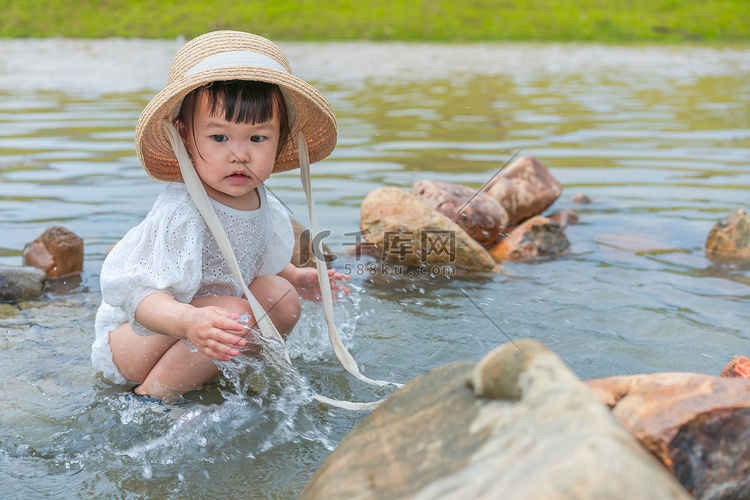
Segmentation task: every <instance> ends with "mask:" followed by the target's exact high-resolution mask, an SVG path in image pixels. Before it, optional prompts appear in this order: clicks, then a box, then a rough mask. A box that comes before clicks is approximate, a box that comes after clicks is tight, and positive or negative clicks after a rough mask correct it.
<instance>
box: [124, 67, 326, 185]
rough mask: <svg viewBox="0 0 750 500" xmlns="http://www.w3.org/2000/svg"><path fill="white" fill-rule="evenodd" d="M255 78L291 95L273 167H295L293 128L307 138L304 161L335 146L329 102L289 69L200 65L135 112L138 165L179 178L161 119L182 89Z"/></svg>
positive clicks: (160, 177) (165, 178)
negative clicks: (285, 134)
mask: <svg viewBox="0 0 750 500" xmlns="http://www.w3.org/2000/svg"><path fill="white" fill-rule="evenodd" d="M231 80H245V81H261V82H266V83H273V84H276V85H278V86H279V87H281V88H282V89H284V90H285V91H286V92H287V93H288V94H289V96H290V97H291V98H292V100H293V101H294V105H295V107H296V120H295V122H294V123H293V124H292V127H291V134H290V138H289V140H288V141H287V143H286V144H284V145H283V147H282V148H281V151H280V152H279V154H278V156H277V157H276V162H275V164H274V168H273V172H274V173H276V172H285V171H288V170H292V169H295V168H298V167H299V163H298V161H299V159H298V156H297V145H296V144H295V143H294V141H295V138H296V136H297V132H302V133H303V134H304V137H305V142H306V143H307V149H308V151H309V155H310V163H314V162H316V161H320V160H322V159H323V158H325V157H327V156H328V155H329V154H331V151H333V149H334V147H335V146H336V117H335V115H334V112H333V107H332V106H331V104H330V103H329V102H328V100H327V99H326V98H325V96H323V94H321V93H320V92H319V91H318V90H317V89H315V87H313V86H312V85H310V84H309V83H307V82H305V81H304V80H301V79H299V78H297V77H295V76H294V75H291V74H289V73H285V72H282V71H278V70H274V69H269V68H263V67H255V66H236V67H224V68H215V69H209V70H205V71H200V72H197V73H194V74H191V75H188V76H185V77H183V78H180V79H178V80H177V81H175V82H173V83H171V84H169V85H168V86H167V87H166V88H165V89H164V90H162V91H161V92H159V93H158V94H157V95H156V97H154V98H153V99H152V100H151V102H149V103H148V105H147V106H146V108H145V109H144V110H143V113H141V116H140V118H139V119H138V123H137V125H136V129H135V145H136V151H137V153H138V158H139V159H140V161H141V164H142V165H143V168H144V169H145V170H146V172H147V173H148V174H149V176H151V177H152V178H154V179H156V180H159V181H166V182H173V181H181V180H182V174H181V173H180V166H179V164H178V162H177V157H176V156H175V153H174V151H173V150H172V146H171V145H170V143H169V139H168V135H167V131H166V130H165V129H164V126H163V120H169V121H171V120H172V119H173V117H174V112H175V109H176V108H177V106H178V105H180V103H181V102H182V100H183V99H184V98H185V96H186V95H187V94H189V93H190V92H191V91H193V90H195V89H196V88H198V87H201V86H203V85H206V84H208V83H211V82H215V81H231Z"/></svg>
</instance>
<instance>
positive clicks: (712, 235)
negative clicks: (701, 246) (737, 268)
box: [706, 209, 750, 261]
mask: <svg viewBox="0 0 750 500" xmlns="http://www.w3.org/2000/svg"><path fill="white" fill-rule="evenodd" d="M706 257H708V258H709V259H712V260H730V261H731V260H743V261H745V260H750V215H749V214H748V213H747V212H745V211H744V210H742V209H738V210H735V211H734V212H732V213H731V214H729V215H728V216H727V217H725V218H724V219H722V220H720V221H719V222H717V223H716V224H715V225H714V227H712V228H711V231H710V232H709V233H708V238H706Z"/></svg>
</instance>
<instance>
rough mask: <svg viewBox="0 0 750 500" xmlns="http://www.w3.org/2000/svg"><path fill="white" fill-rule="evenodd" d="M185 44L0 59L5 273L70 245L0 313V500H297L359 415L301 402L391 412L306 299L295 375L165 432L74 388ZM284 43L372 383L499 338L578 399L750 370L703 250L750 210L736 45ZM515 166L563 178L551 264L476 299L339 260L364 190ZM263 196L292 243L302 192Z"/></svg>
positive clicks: (221, 385)
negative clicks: (515, 343) (587, 393)
mask: <svg viewBox="0 0 750 500" xmlns="http://www.w3.org/2000/svg"><path fill="white" fill-rule="evenodd" d="M179 45H180V41H167V42H164V41H161V42H155V41H138V40H135V41H125V40H107V41H101V40H99V41H71V40H0V265H11V266H15V265H20V264H21V251H22V249H23V246H24V244H25V243H27V242H30V241H32V240H34V239H35V238H36V237H37V236H39V235H40V234H41V233H42V231H44V229H46V228H47V227H50V226H54V225H63V226H65V227H67V228H69V229H70V230H72V231H73V232H75V233H76V234H78V235H79V236H81V237H82V238H83V240H84V244H85V265H84V273H83V276H82V280H81V283H80V284H79V285H78V286H77V287H75V288H74V289H73V290H72V291H58V292H50V293H48V294H47V296H46V297H45V298H43V299H42V300H37V301H26V302H21V303H19V304H0V374H1V376H2V380H3V384H2V385H3V390H2V391H1V392H0V488H2V490H3V492H4V494H3V496H8V498H41V497H60V498H78V497H81V498H90V497H114V498H146V497H152V498H182V497H191V498H217V497H220V496H229V497H231V498H234V497H239V496H246V497H249V498H293V497H295V496H296V494H297V493H298V492H299V490H300V489H301V488H302V486H303V485H304V483H305V482H306V481H307V480H308V479H309V477H310V476H311V475H312V474H313V473H314V471H315V470H316V468H317V467H318V466H319V465H320V464H321V463H322V461H323V460H324V459H325V458H326V456H327V455H328V454H329V453H330V450H332V449H333V447H334V446H335V445H336V443H337V442H338V441H339V440H340V439H341V438H342V437H343V436H344V435H345V434H346V433H347V432H348V431H349V430H350V429H351V428H352V427H353V426H354V425H355V424H356V423H357V422H358V421H360V420H361V419H362V418H363V417H364V415H365V413H364V412H347V411H342V410H334V409H331V408H328V407H324V406H321V405H319V404H317V403H311V402H310V392H311V391H316V392H319V393H322V394H324V395H327V396H332V397H336V398H346V399H351V400H355V401H371V400H374V399H377V398H380V397H383V396H385V395H387V394H388V390H385V389H373V388H371V387H369V386H364V385H363V384H361V383H360V382H358V381H356V380H355V379H353V378H352V377H350V376H348V375H346V374H345V373H344V371H343V369H342V368H341V367H340V366H339V365H338V363H337V361H336V360H335V358H334V356H333V354H332V352H331V349H330V347H328V346H327V341H326V340H325V336H326V333H325V329H324V327H323V326H322V314H321V312H320V310H319V309H318V308H317V306H315V305H312V304H307V305H306V306H305V314H306V315H305V317H304V318H303V320H302V321H301V323H300V325H299V326H298V328H297V329H296V330H295V332H293V334H292V337H291V339H290V351H291V352H292V357H293V360H294V364H295V367H296V368H295V369H294V370H289V369H288V368H286V367H284V365H283V363H281V364H279V363H278V361H276V359H275V357H274V356H273V355H270V357H269V358H268V359H266V360H264V361H252V362H251V361H249V360H243V361H242V362H241V363H239V364H235V365H232V366H227V367H226V371H227V374H228V376H227V378H226V379H224V381H223V382H215V383H211V384H208V386H206V387H204V388H202V389H201V390H200V391H196V392H194V393H192V394H190V395H188V396H187V397H186V398H185V400H184V401H182V402H180V403H179V404H177V405H175V406H174V407H172V408H167V409H168V410H171V411H170V412H161V411H159V412H156V411H152V410H150V409H146V410H144V409H143V408H139V407H138V406H136V405H133V404H132V403H129V402H127V401H122V400H121V398H120V396H121V395H122V393H123V390H124V389H125V387H123V386H116V385H112V384H110V383H108V382H106V381H105V380H103V379H102V378H101V377H100V376H99V375H98V374H97V373H95V372H94V371H93V369H92V368H91V366H90V362H89V346H90V343H91V341H92V337H93V317H94V313H95V310H96V307H97V306H98V303H99V300H100V297H99V293H98V274H99V270H100V268H101V262H102V259H103V257H104V255H105V253H106V250H107V248H108V247H109V246H110V245H111V244H112V243H114V242H116V241H117V240H118V239H119V238H120V237H121V236H122V235H123V234H124V233H125V232H126V231H127V230H128V229H129V228H130V227H132V226H134V225H135V224H137V223H138V222H139V221H140V220H141V218H142V217H143V216H144V215H145V214H146V212H147V211H148V210H149V208H150V207H151V204H152V202H153V200H154V199H155V197H156V196H157V194H158V193H159V192H160V191H161V190H162V189H163V188H164V185H162V184H160V183H157V182H155V181H152V180H150V179H149V178H148V177H147V175H146V174H145V172H144V171H143V169H142V168H141V167H140V165H139V163H138V161H137V158H136V157H135V154H134V146H133V128H134V125H135V122H136V120H137V118H138V115H139V114H140V112H141V110H142V109H143V107H144V106H145V104H146V103H147V102H148V100H149V99H150V98H151V97H152V96H153V95H154V94H155V93H156V92H157V91H158V90H160V89H161V87H162V86H163V84H164V82H165V80H166V75H167V69H168V66H169V64H170V61H171V58H172V56H173V55H174V53H175V51H176V50H177V49H178V47H179ZM281 46H282V48H283V49H284V50H285V52H286V53H287V55H288V57H289V59H290V61H291V63H292V68H293V69H294V71H295V73H296V74H297V75H298V76H300V77H302V78H304V79H306V80H308V81H309V82H311V83H312V84H313V85H315V86H316V87H318V88H319V89H320V90H321V91H322V92H323V93H324V94H325V95H326V96H327V97H328V98H329V100H330V101H331V103H332V104H333V106H334V108H335V109H336V112H337V117H338V123H339V142H338V147H337V149H336V151H335V152H334V153H333V155H332V156H331V157H330V158H329V159H326V160H325V161H323V162H321V163H319V164H317V165H314V166H313V175H314V178H313V191H314V193H315V195H316V202H317V204H318V213H319V218H320V221H321V227H322V228H325V229H329V230H330V231H331V235H330V237H329V238H328V239H326V240H325V243H326V244H327V245H328V246H329V248H330V249H331V250H332V251H333V252H335V253H337V254H338V255H339V260H338V262H337V265H338V266H339V267H346V268H348V269H351V271H352V283H353V294H352V295H351V296H350V297H349V298H347V299H344V300H342V301H341V302H340V303H339V304H338V305H337V306H336V309H337V310H336V316H337V321H338V324H339V327H340V329H341V331H342V333H343V336H344V337H345V341H346V343H347V344H348V346H349V347H350V349H351V352H352V354H353V356H354V358H355V359H356V360H357V361H358V362H359V363H360V366H361V368H362V370H363V371H364V373H365V374H367V375H368V376H370V377H373V378H379V379H387V380H393V381H399V382H406V381H408V380H410V379H412V378H414V377H416V376H419V375H422V374H424V373H425V372H427V371H428V370H430V369H431V368H434V367H436V366H439V365H442V364H445V363H448V362H452V361H456V360H465V359H470V360H476V359H479V358H480V357H481V356H483V355H484V354H485V353H487V352H488V351H490V350H491V349H492V348H494V347H495V346H497V345H499V344H502V343H504V342H506V341H507V337H506V335H507V336H508V337H510V338H513V339H516V338H521V337H531V338H534V339H537V340H539V341H540V342H543V343H544V344H546V345H547V346H549V347H550V348H552V349H553V350H554V351H555V352H556V353H558V354H559V356H561V357H562V359H564V360H565V362H566V363H567V364H568V365H569V366H570V368H571V369H572V370H573V371H574V372H575V373H576V374H578V375H579V376H580V377H581V378H592V377H606V376H610V375H620V374H633V373H643V372H657V371H692V372H701V373H713V374H716V373H718V372H719V371H720V370H721V368H722V367H723V366H724V364H725V363H726V362H727V361H729V359H731V357H732V356H733V355H734V354H745V355H747V354H748V352H750V327H749V326H748V320H749V316H750V314H749V313H748V303H749V302H750V272H749V271H748V269H747V268H743V267H737V266H729V265H720V264H715V263H712V262H711V261H709V260H707V259H706V257H705V254H704V243H705V240H706V236H707V235H708V232H709V230H710V229H711V227H712V226H713V225H714V224H715V223H716V222H717V221H718V220H720V219H721V218H723V217H725V216H726V215H728V214H729V213H730V212H732V211H733V210H735V209H737V208H743V209H746V210H748V209H750V202H749V200H748V195H747V189H748V188H749V187H750V49H749V48H748V47H746V46H745V47H741V46H740V47H731V46H714V47H708V48H707V47H699V46H658V47H657V46H632V47H622V46H598V45H535V44H476V45H419V44H369V43H367V44H366V43H330V44H329V43H322V44H311V43H310V44H307V43H305V44H302V43H300V44H298V43H284V44H281ZM519 150H521V151H522V154H529V155H533V156H536V157H538V158H539V159H541V160H542V161H543V162H544V163H545V164H546V165H547V166H548V167H549V168H550V170H551V172H552V174H553V175H554V176H555V177H556V178H557V179H559V180H560V181H561V182H562V184H563V186H564V191H563V194H562V196H561V197H560V198H559V199H558V200H557V201H556V203H555V204H554V205H553V207H551V209H550V210H559V209H567V208H569V209H573V210H575V211H576V212H577V213H578V214H579V216H580V222H579V224H578V225H575V226H571V227H568V228H567V229H566V234H567V236H568V238H569V240H570V242H571V248H570V252H569V254H568V255H565V256H562V257H559V258H554V259H543V260H539V261H534V262H524V263H513V264H508V265H506V266H505V273H504V274H502V275H497V276H494V277H483V278H481V279H480V278H461V277H448V276H429V275H428V276H416V275H415V276H408V275H403V276H393V275H390V276H371V275H370V274H369V270H368V268H367V267H366V266H364V265H362V266H360V264H366V263H367V261H357V260H355V259H354V258H353V257H349V256H347V254H346V250H347V248H349V246H350V245H351V244H352V243H353V242H354V241H355V236H354V233H356V231H357V230H358V229H359V205H360V203H361V201H362V199H363V198H364V197H365V196H366V195H367V193H369V192H370V191H372V190H373V189H376V188H378V187H381V186H395V187H400V188H404V189H409V188H410V186H411V185H412V183H414V182H415V181H417V180H421V179H440V180H446V181H451V182H456V183H461V184H466V185H469V186H472V187H475V188H478V187H480V186H482V185H483V184H484V183H485V182H486V181H487V180H488V179H489V178H490V177H491V176H492V175H493V174H495V172H497V170H498V169H499V168H500V167H501V166H502V165H503V163H504V162H505V161H506V160H507V159H508V158H510V157H511V156H512V155H513V154H515V153H517V152H518V151H519ZM268 185H269V187H270V188H271V189H272V190H273V191H274V193H276V195H277V196H278V197H279V198H281V199H282V200H283V201H284V203H285V204H286V205H287V206H288V207H289V208H290V209H291V211H292V213H293V217H295V218H297V219H298V220H300V221H301V222H303V223H305V224H306V223H307V222H308V220H307V217H306V206H305V200H304V194H303V192H302V189H301V185H300V181H299V178H298V176H297V174H296V172H293V173H285V174H280V175H278V176H275V177H272V179H271V180H270V181H269V183H268ZM577 193H584V194H586V195H588V196H589V197H591V198H592V199H593V203H591V204H587V205H579V204H576V203H575V202H574V200H573V198H574V196H575V195H576V194H577ZM485 314H486V315H487V316H489V317H490V318H491V319H492V321H490V320H489V319H488V318H487V317H486V316H485ZM493 322H494V324H493ZM500 329H502V330H500Z"/></svg>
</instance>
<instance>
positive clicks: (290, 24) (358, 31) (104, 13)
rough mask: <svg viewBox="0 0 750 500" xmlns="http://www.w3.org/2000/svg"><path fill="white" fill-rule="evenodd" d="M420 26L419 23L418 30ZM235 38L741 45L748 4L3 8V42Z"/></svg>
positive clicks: (393, 1)
mask: <svg viewBox="0 0 750 500" xmlns="http://www.w3.org/2000/svg"><path fill="white" fill-rule="evenodd" d="M415 20H417V21H415ZM214 29H238V30H244V31H250V32H253V33H258V34H261V35H264V36H267V37H269V38H272V39H275V40H300V41H323V40H399V41H447V42H460V41H478V40H485V41H489V40H504V41H546V42H549V41H555V42H558V41H592V42H604V43H610V42H617V43H622V42H628V43H629V42H684V41H691V42H708V43H711V42H748V41H750V7H749V6H748V3H747V1H746V0H707V1H704V2H682V3H679V2H675V1H672V0H634V1H632V2H628V3H627V5H623V4H622V3H621V2H615V1H611V0H599V1H598V2H589V1H585V2H584V1H580V0H579V1H570V0H529V1H526V0H507V1H505V2H502V4H500V5H496V4H495V3H494V2H486V1H483V0H468V1H465V2H460V3H456V2H450V1H447V0H431V1H427V0H419V1H415V2H402V1H399V0H384V1H381V2H376V3H367V2H364V3H352V2H350V1H349V0H327V1H325V2H323V1H306V0H279V1H277V2H233V3H225V4H221V5H220V7H219V6H218V5H217V4H215V3H213V2H205V1H202V0H185V1H182V2H144V1H141V0H124V1H119V2H109V3H107V4H106V5H104V6H103V5H102V3H101V2H98V1H96V0H81V1H79V2H73V3H71V2H66V1H63V0H38V1H34V2H28V1H27V0H6V1H5V2H3V14H2V16H0V37H2V38H16V37H33V38H48V37H72V38H110V37H123V38H174V37H178V36H184V37H186V38H192V37H194V36H196V35H199V34H201V33H203V32H206V31H210V30H214Z"/></svg>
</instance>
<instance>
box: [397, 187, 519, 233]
mask: <svg viewBox="0 0 750 500" xmlns="http://www.w3.org/2000/svg"><path fill="white" fill-rule="evenodd" d="M411 192H412V194H413V195H414V196H416V197H417V198H419V199H420V200H422V202H424V203H425V205H428V206H431V207H432V208H434V209H435V210H437V211H438V212H440V213H441V214H443V215H445V216H446V217H448V218H449V219H451V220H452V221H453V222H455V223H456V224H458V225H459V226H461V228H463V230H464V231H466V233H467V234H468V235H469V236H471V237H472V238H474V239H475V240H476V241H477V242H478V243H479V244H480V245H482V246H483V247H485V248H487V247H490V246H492V245H493V244H495V243H496V242H497V240H498V239H499V238H500V235H501V234H502V233H504V232H505V230H506V229H507V227H508V220H509V217H508V212H506V211H505V209H504V208H503V207H501V206H500V204H499V203H498V202H497V201H495V200H494V198H491V197H490V196H487V195H486V194H484V193H480V192H477V190H475V189H471V188H470V187H468V186H462V185H461V184H453V183H451V182H444V181H433V180H423V181H418V182H415V183H414V184H413V185H412V187H411Z"/></svg>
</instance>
